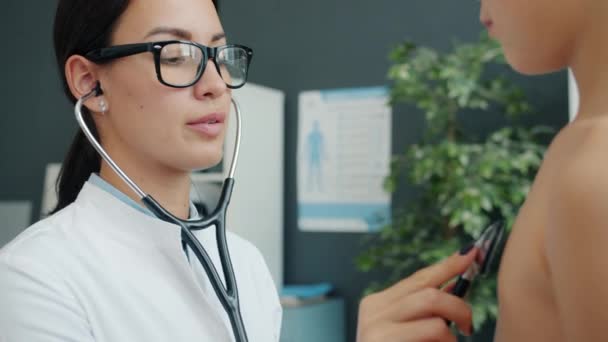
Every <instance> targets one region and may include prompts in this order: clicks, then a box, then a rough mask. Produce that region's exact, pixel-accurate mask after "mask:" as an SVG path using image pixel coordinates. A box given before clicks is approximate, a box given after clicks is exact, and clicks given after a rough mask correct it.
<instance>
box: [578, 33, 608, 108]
mask: <svg viewBox="0 0 608 342" xmlns="http://www.w3.org/2000/svg"><path fill="white" fill-rule="evenodd" d="M596 26H597V25H596ZM600 26H601V27H600V28H597V29H595V31H591V29H590V30H589V31H588V32H585V33H584V34H581V38H580V41H579V42H577V48H576V51H577V52H576V54H575V55H574V56H573V59H572V61H571V68H572V72H573V73H574V77H575V79H576V83H577V85H578V90H579V109H578V114H577V117H579V118H581V119H584V118H589V117H596V116H604V115H608V44H605V43H604V41H605V39H606V38H605V37H606V36H607V35H608V29H605V28H603V26H605V25H600Z"/></svg>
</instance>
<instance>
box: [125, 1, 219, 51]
mask: <svg viewBox="0 0 608 342" xmlns="http://www.w3.org/2000/svg"><path fill="white" fill-rule="evenodd" d="M223 32H224V30H223V28H222V25H221V23H220V20H219V17H218V15H217V11H216V9H215V6H214V4H213V1H212V0H131V1H130V3H129V6H128V7H127V9H126V11H125V12H124V13H123V15H122V16H121V17H120V18H119V20H118V22H117V24H116V29H115V31H114V36H113V40H114V42H113V43H114V44H127V43H137V42H141V41H150V40H159V39H185V40H193V41H197V42H199V43H202V44H211V43H214V42H216V41H218V40H222V39H223V38H224V35H223Z"/></svg>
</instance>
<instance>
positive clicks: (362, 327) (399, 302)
mask: <svg viewBox="0 0 608 342" xmlns="http://www.w3.org/2000/svg"><path fill="white" fill-rule="evenodd" d="M476 253H477V249H475V248H474V249H472V250H470V251H469V252H468V253H467V254H465V255H460V253H456V254H454V255H452V256H450V257H449V258H447V259H445V260H443V261H441V262H439V263H437V264H435V265H432V266H429V267H427V268H424V269H421V270H419V271H417V272H416V273H414V274H413V275H411V276H410V277H408V278H406V279H403V280H401V281H400V282H398V283H397V284H395V285H393V286H392V287H389V288H388V289H386V290H384V291H381V292H377V293H374V294H371V295H369V296H367V297H365V298H363V300H362V301H361V304H360V305H359V322H358V325H357V342H380V341H382V342H406V341H407V342H423V341H425V342H426V341H440V342H444V341H454V342H455V341H457V339H456V337H455V336H454V335H453V334H452V333H451V331H450V329H449V327H448V325H447V324H446V320H450V321H453V322H454V323H455V324H456V325H457V326H458V328H459V329H460V331H462V332H465V333H466V334H467V335H469V334H471V333H472V330H473V328H472V312H471V309H470V307H469V306H468V304H467V303H465V302H464V300H462V299H460V298H458V297H456V296H454V295H452V294H450V293H449V289H450V286H447V287H446V288H444V289H439V288H440V286H442V285H443V284H445V283H446V282H448V281H449V280H451V279H452V278H454V277H456V276H457V275H459V274H461V273H463V272H464V271H465V270H466V269H467V267H469V265H470V264H471V263H472V262H473V260H474V258H475V254H476ZM452 285H453V284H452Z"/></svg>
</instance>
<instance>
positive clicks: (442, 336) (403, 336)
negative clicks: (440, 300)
mask: <svg viewBox="0 0 608 342" xmlns="http://www.w3.org/2000/svg"><path fill="white" fill-rule="evenodd" d="M387 335H388V336H387V339H383V340H378V341H403V342H456V341H457V338H456V336H454V335H453V334H452V332H451V331H450V329H449V328H448V326H446V325H445V322H444V321H443V320H441V319H439V318H430V319H422V320H416V321H410V322H404V323H401V324H395V325H392V326H391V327H390V328H389V330H388V332H387Z"/></svg>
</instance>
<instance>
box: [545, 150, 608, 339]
mask: <svg viewBox="0 0 608 342" xmlns="http://www.w3.org/2000/svg"><path fill="white" fill-rule="evenodd" d="M602 154H604V153H601V154H598V155H595V156H594V157H591V156H590V155H586V156H577V157H576V158H574V159H576V160H573V161H572V163H571V164H570V166H569V167H568V168H566V170H563V171H561V170H560V171H559V173H560V176H559V177H557V178H558V179H560V181H559V182H558V183H557V184H555V187H554V189H555V193H554V195H553V196H552V197H551V204H550V206H549V208H550V209H549V213H548V215H550V218H549V222H550V225H549V227H547V230H546V239H545V241H546V246H545V247H546V254H547V259H548V263H549V268H550V273H551V284H552V289H553V293H554V296H555V302H556V304H557V307H558V314H559V317H560V326H561V329H563V334H564V338H565V339H566V341H571V342H578V341H605V340H606V339H607V338H608V167H606V166H603V164H605V163H604V162H603V160H602V159H605V157H606V156H601V155H602ZM600 157H602V159H597V158H600Z"/></svg>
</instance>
